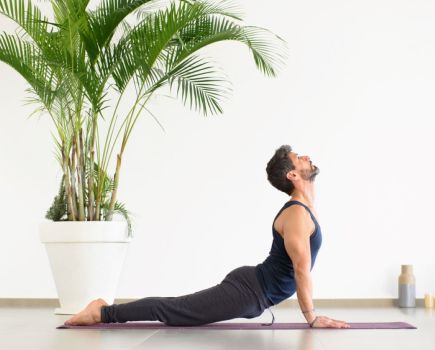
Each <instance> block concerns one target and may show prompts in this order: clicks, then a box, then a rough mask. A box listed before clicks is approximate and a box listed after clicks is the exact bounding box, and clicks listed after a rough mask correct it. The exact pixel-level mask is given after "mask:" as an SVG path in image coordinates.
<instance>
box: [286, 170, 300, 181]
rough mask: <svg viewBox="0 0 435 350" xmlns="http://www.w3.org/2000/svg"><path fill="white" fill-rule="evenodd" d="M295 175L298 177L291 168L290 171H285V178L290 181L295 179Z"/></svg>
mask: <svg viewBox="0 0 435 350" xmlns="http://www.w3.org/2000/svg"><path fill="white" fill-rule="evenodd" d="M297 177H298V174H297V173H296V172H295V171H293V170H290V171H289V172H288V173H287V179H289V180H290V181H294V180H296V179H297Z"/></svg>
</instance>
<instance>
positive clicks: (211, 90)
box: [168, 55, 230, 115]
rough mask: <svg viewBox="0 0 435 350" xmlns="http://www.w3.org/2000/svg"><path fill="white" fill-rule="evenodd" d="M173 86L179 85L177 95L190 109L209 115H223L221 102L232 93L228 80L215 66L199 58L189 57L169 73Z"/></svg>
mask: <svg viewBox="0 0 435 350" xmlns="http://www.w3.org/2000/svg"><path fill="white" fill-rule="evenodd" d="M168 75H169V77H170V78H169V80H170V82H171V85H172V84H173V83H174V82H176V83H177V94H178V95H180V96H181V98H182V100H183V102H184V103H185V104H188V105H189V106H190V108H192V109H195V110H199V111H201V112H203V113H204V115H207V114H209V113H211V114H215V113H222V108H221V106H220V104H219V101H220V100H222V99H223V98H224V97H226V96H227V94H228V93H229V91H230V88H229V84H228V80H227V79H225V77H224V76H223V75H222V73H221V72H219V71H217V70H216V68H215V65H214V64H211V63H209V62H208V61H206V60H205V59H202V58H200V57H198V56H194V55H193V56H189V57H188V58H187V59H185V60H184V61H183V62H181V63H180V64H178V65H177V66H176V67H175V68H173V69H172V70H171V71H170V72H169V73H168Z"/></svg>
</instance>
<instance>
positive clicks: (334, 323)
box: [313, 316, 350, 328]
mask: <svg viewBox="0 0 435 350" xmlns="http://www.w3.org/2000/svg"><path fill="white" fill-rule="evenodd" d="M313 328H350V326H349V325H348V324H347V323H346V322H344V321H338V320H333V319H332V318H329V317H326V316H317V319H316V320H315V321H314V323H313Z"/></svg>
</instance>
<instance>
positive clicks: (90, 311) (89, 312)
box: [65, 299, 109, 326]
mask: <svg viewBox="0 0 435 350" xmlns="http://www.w3.org/2000/svg"><path fill="white" fill-rule="evenodd" d="M107 305H109V304H107V303H106V302H105V301H104V300H103V299H95V300H93V301H91V302H90V303H89V304H88V306H86V307H85V308H84V309H83V310H82V311H80V312H79V313H78V314H76V315H74V316H73V317H71V318H70V319H69V320H67V321H65V325H66V326H90V325H92V324H95V323H101V308H102V307H103V306H107Z"/></svg>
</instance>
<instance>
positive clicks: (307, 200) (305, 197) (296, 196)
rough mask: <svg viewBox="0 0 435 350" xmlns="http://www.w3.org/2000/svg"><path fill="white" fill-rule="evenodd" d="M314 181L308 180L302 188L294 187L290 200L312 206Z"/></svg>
mask: <svg viewBox="0 0 435 350" xmlns="http://www.w3.org/2000/svg"><path fill="white" fill-rule="evenodd" d="M314 199H315V195H314V183H313V182H309V183H307V184H306V185H305V186H303V188H295V189H294V191H293V193H292V195H291V200H294V201H299V202H302V203H304V204H305V205H307V206H308V207H314Z"/></svg>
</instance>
